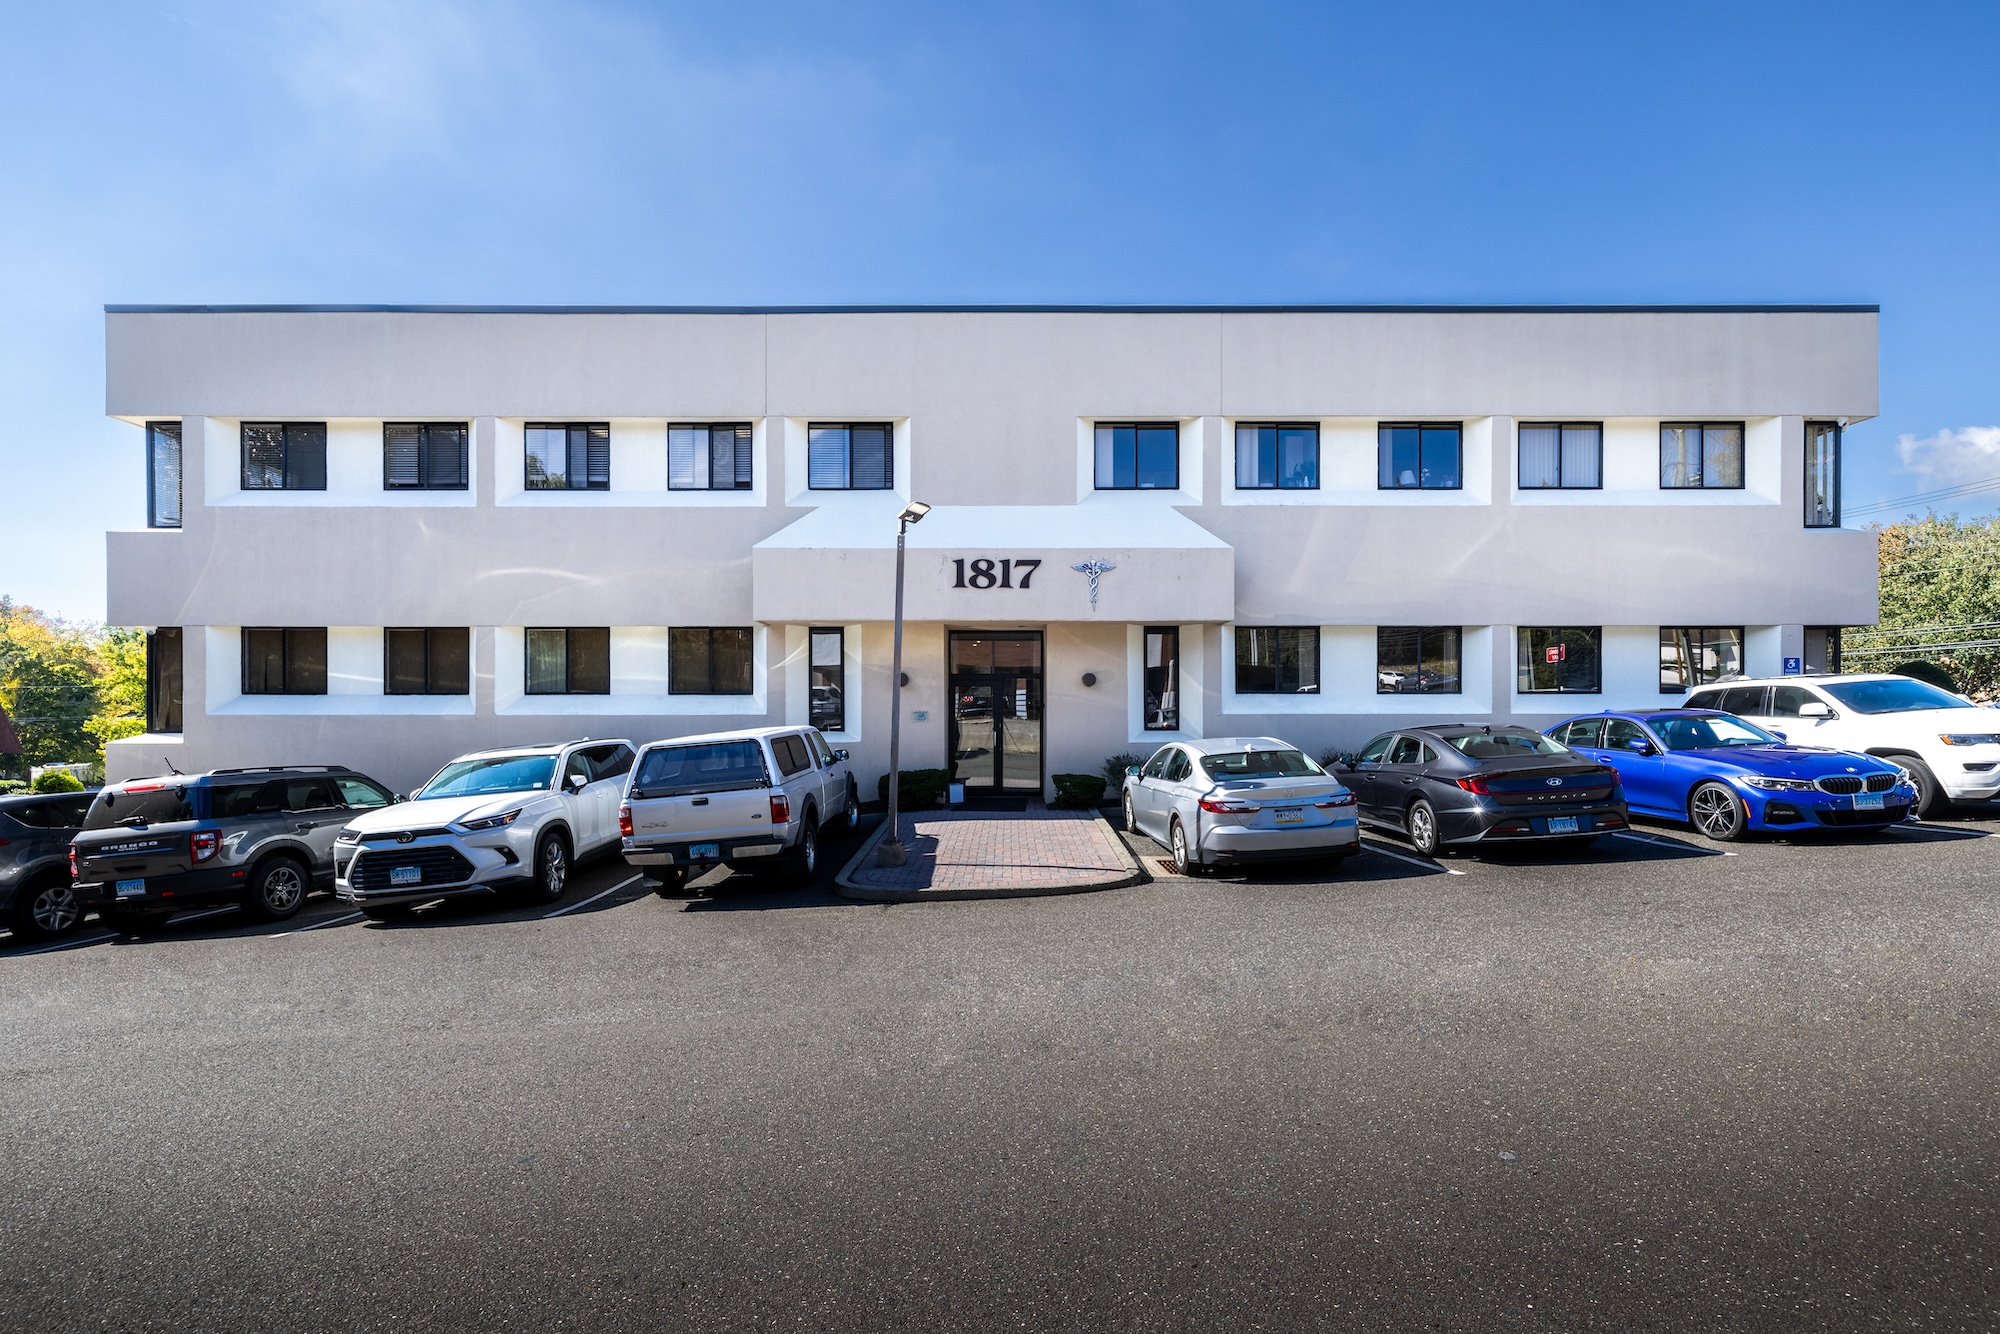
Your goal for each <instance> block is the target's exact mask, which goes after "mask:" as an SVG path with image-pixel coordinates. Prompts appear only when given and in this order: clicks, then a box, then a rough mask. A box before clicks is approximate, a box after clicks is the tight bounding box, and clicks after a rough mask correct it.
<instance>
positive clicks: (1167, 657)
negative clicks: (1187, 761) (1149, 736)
mask: <svg viewBox="0 0 2000 1334" xmlns="http://www.w3.org/2000/svg"><path fill="white" fill-rule="evenodd" d="M1145 662H1146V667H1145V672H1146V680H1145V705H1144V708H1145V729H1146V730H1147V731H1148V732H1175V731H1179V730H1180V725H1181V701H1180V692H1181V681H1180V676H1181V632H1180V627H1179V626H1177V625H1149V626H1147V627H1146V658H1145Z"/></svg>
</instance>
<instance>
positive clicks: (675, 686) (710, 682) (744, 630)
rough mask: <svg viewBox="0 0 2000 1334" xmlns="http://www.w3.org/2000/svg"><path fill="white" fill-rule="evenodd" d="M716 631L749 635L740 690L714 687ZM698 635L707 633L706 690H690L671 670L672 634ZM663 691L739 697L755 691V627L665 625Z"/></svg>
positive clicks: (672, 658)
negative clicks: (665, 686)
mask: <svg viewBox="0 0 2000 1334" xmlns="http://www.w3.org/2000/svg"><path fill="white" fill-rule="evenodd" d="M717 631H727V632H729V633H731V634H737V633H741V634H744V635H747V636H748V637H749V644H748V648H747V651H746V655H745V656H746V658H747V660H748V666H749V669H750V670H749V673H748V675H749V679H748V680H747V681H746V682H745V683H744V686H743V689H741V690H717V689H715V688H714V686H715V636H716V632H717ZM692 634H699V635H705V636H707V647H706V650H705V656H706V659H707V673H708V676H707V681H706V682H705V684H706V685H707V686H708V687H709V688H708V689H706V690H694V689H689V688H686V687H684V686H683V685H682V684H681V674H680V672H678V671H676V670H675V669H674V665H673V663H674V657H675V649H674V636H676V635H692ZM667 693H668V694H669V695H721V696H733V697H736V698H741V697H743V696H745V695H754V694H756V693H757V627H756V626H754V625H674V626H669V627H667Z"/></svg>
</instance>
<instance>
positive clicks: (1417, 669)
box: [1238, 625, 1464, 695]
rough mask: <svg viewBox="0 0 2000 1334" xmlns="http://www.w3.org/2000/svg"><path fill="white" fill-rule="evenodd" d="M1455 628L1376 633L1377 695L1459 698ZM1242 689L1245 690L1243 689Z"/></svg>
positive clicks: (1378, 630) (1399, 627)
mask: <svg viewBox="0 0 2000 1334" xmlns="http://www.w3.org/2000/svg"><path fill="white" fill-rule="evenodd" d="M1463 638H1464V635H1463V632H1462V631H1461V630H1460V628H1459V627H1458V626H1455V625H1383V626H1378V627H1376V630H1375V693H1376V694H1378V695H1457V694H1460V693H1462V692H1463V690H1464V686H1463V684H1462V683H1461V681H1460V678H1459V670H1458V655H1459V646H1460V643H1461V641H1462V639H1463ZM1238 689H1241V687H1240V686H1239V687H1238Z"/></svg>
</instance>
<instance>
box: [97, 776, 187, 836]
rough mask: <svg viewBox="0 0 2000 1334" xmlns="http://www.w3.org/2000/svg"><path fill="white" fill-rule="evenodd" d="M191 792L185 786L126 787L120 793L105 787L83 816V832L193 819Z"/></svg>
mask: <svg viewBox="0 0 2000 1334" xmlns="http://www.w3.org/2000/svg"><path fill="white" fill-rule="evenodd" d="M192 795H193V793H192V792H191V791H190V790H189V789H188V788H186V787H183V786H181V785H179V784H175V785H174V786H173V787H167V786H165V785H161V786H159V787H154V786H151V785H150V784H149V785H146V786H143V787H128V788H126V789H125V790H124V791H122V792H120V791H118V790H117V789H115V788H108V787H107V788H105V789H104V790H103V791H102V792H100V793H98V794H97V800H96V801H93V802H91V803H90V814H88V815H86V816H84V817H83V827H84V828H85V829H115V828H117V827H119V826H121V825H123V826H130V825H142V824H172V823H173V822H174V821H176V820H193V819H196V818H197V817H196V815H195V813H194V804H193V802H192V801H191V800H190V798H191V797H192Z"/></svg>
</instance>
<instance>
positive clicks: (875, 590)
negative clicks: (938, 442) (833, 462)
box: [751, 494, 1236, 625]
mask: <svg viewBox="0 0 2000 1334" xmlns="http://www.w3.org/2000/svg"><path fill="white" fill-rule="evenodd" d="M902 508H903V502H902V501H901V500H900V499H897V498H896V497H894V496H890V495H885V496H883V497H882V498H881V500H880V501H879V502H878V501H877V500H876V499H875V498H874V497H872V496H871V497H867V498H865V499H864V498H862V497H859V496H855V495H852V494H845V495H841V496H840V497H839V498H838V499H837V501H836V502H835V503H833V504H829V505H825V506H822V507H821V508H819V509H816V510H814V511H812V512H811V513H810V514H807V515H806V516H805V517H804V518H802V519H800V520H799V521H798V522H796V523H794V524H791V525H790V526H789V527H786V528H782V529H780V530H779V531H777V532H775V533H773V534H772V535H771V536H769V537H767V538H765V539H764V540H763V541H762V542H759V543H758V544H757V545H756V547H755V548H754V549H753V550H752V552H751V570H752V574H753V577H754V580H755V592H754V594H753V608H754V614H755V616H756V618H757V619H758V620H760V621H765V622H791V623H809V622H822V623H827V622H836V621H839V622H846V621H886V620H889V619H890V618H891V617H892V616H893V615H894V613H895V593H896V583H895V581H896V515H897V513H898V512H899V511H900V510H901V509H902ZM1078 566H1083V567H1085V568H1084V569H1081V570H1079V569H1078V568H1076V567H1078ZM1093 575H1094V577H1093ZM1093 585H1095V591H1096V596H1095V599H1094V600H1093V597H1092V586H1093ZM903 596H904V603H903V615H904V617H905V618H906V619H908V620H912V621H950V622H953V623H957V624H965V625H978V624H985V623H996V622H997V623H1003V624H1005V623H1020V622H1046V621H1093V620H1095V621H1113V622H1145V621H1159V622H1166V623H1180V622H1184V621H1227V620H1229V619H1231V618H1232V617H1233V616H1234V615H1235V610H1234V608H1235V598H1236V553H1235V551H1234V549H1233V548H1231V547H1230V546H1229V544H1228V543H1226V542H1224V541H1223V540H1222V539H1221V538H1219V537H1217V536H1216V535H1215V534H1213V533H1211V532H1209V531H1208V530H1207V529H1206V528H1203V527H1202V526H1201V525H1200V524H1198V523H1196V522H1194V520H1192V519H1190V518H1188V517H1187V516H1186V515H1184V514H1181V513H1180V512H1179V511H1177V510H1174V509H1171V508H1169V507H1167V506H1165V505H1160V504H1155V503H1147V502H1143V501H1137V500H1127V499H1126V498H1125V497H1122V496H1121V497H1118V498H1116V499H1108V500H1106V501H1104V502H1102V503H1095V504H1092V503H1085V504H1082V505H940V506H937V507H936V508H934V509H932V510H931V512H930V513H929V514H927V515H926V516H924V519H923V521H922V522H921V523H916V524H912V525H911V526H910V530H909V547H908V553H907V570H906V573H905V576H904V595H903Z"/></svg>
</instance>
